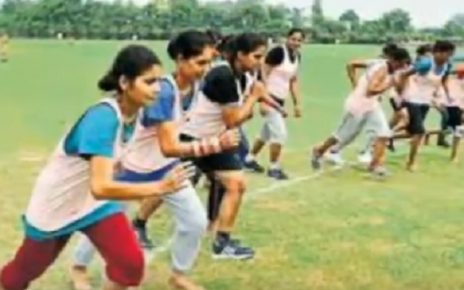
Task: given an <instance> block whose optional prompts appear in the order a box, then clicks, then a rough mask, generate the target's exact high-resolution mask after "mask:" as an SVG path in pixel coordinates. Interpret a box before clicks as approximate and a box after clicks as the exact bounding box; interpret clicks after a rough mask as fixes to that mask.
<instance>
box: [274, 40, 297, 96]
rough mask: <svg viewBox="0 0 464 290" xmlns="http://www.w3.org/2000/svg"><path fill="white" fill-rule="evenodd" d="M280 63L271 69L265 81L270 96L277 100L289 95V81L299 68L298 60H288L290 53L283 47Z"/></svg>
mask: <svg viewBox="0 0 464 290" xmlns="http://www.w3.org/2000/svg"><path fill="white" fill-rule="evenodd" d="M281 47H282V49H283V51H284V59H283V61H282V63H281V64H280V65H278V66H276V67H273V68H272V70H271V72H270V74H269V76H268V78H267V81H266V86H267V89H268V91H269V93H270V94H271V95H273V96H274V97H277V98H279V99H282V100H284V99H286V98H287V96H288V95H289V94H290V80H291V79H292V78H293V77H295V76H296V74H297V72H298V67H299V62H300V61H299V59H298V57H297V56H295V62H292V61H291V59H290V52H289V51H288V48H287V47H286V46H285V45H282V46H281Z"/></svg>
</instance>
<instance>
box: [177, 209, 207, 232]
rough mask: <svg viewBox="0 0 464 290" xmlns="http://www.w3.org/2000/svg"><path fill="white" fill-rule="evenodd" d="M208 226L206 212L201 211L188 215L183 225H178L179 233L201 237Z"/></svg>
mask: <svg viewBox="0 0 464 290" xmlns="http://www.w3.org/2000/svg"><path fill="white" fill-rule="evenodd" d="M207 227H208V219H207V217H206V213H205V212H204V211H202V212H201V213H200V212H198V213H196V214H194V215H192V216H190V217H189V219H188V220H186V221H185V223H184V224H183V226H180V227H179V231H180V234H183V235H189V236H196V237H201V236H203V234H204V233H205V232H206V228H207Z"/></svg>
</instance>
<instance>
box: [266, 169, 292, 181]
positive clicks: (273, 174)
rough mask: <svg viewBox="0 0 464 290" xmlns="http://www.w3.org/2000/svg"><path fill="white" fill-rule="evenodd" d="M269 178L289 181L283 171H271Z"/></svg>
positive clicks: (269, 171)
mask: <svg viewBox="0 0 464 290" xmlns="http://www.w3.org/2000/svg"><path fill="white" fill-rule="evenodd" d="M267 176H269V177H271V178H275V179H277V180H287V179H288V175H287V174H286V173H285V172H283V171H282V169H280V168H278V169H269V170H268V172H267Z"/></svg>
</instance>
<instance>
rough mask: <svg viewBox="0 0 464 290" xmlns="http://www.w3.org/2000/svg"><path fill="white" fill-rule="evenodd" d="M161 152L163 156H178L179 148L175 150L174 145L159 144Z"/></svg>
mask: <svg viewBox="0 0 464 290" xmlns="http://www.w3.org/2000/svg"><path fill="white" fill-rule="evenodd" d="M161 152H162V153H163V155H164V156H165V157H170V158H172V157H179V150H177V148H176V146H171V145H167V144H161Z"/></svg>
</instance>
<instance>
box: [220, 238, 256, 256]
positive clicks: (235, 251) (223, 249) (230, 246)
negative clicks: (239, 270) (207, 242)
mask: <svg viewBox="0 0 464 290" xmlns="http://www.w3.org/2000/svg"><path fill="white" fill-rule="evenodd" d="M254 256H255V251H254V250H253V249H252V248H250V247H244V246H241V245H240V243H239V241H237V240H229V241H219V240H216V241H215V242H214V243H213V259H215V260H226V259H229V260H250V259H253V257H254Z"/></svg>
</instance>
